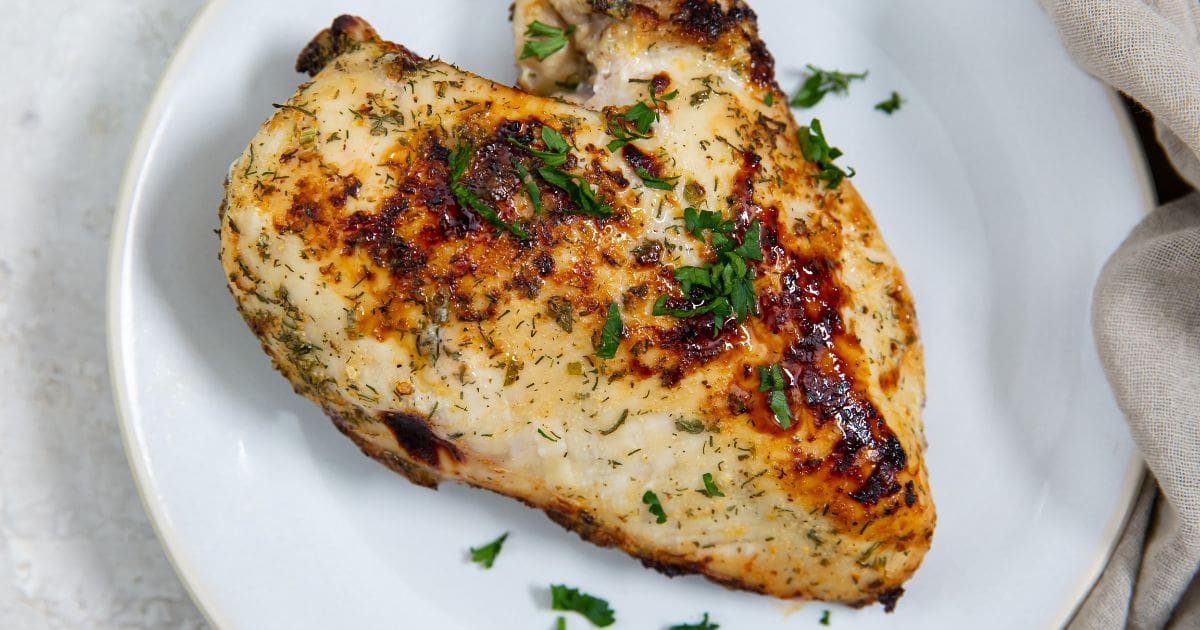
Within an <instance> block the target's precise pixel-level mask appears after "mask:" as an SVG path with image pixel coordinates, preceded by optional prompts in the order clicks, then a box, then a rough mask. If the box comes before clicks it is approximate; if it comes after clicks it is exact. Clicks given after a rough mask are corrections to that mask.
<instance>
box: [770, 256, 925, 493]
mask: <svg viewBox="0 0 1200 630" xmlns="http://www.w3.org/2000/svg"><path fill="white" fill-rule="evenodd" d="M772 258H773V259H777V260H782V261H786V267H785V269H784V271H783V273H782V275H781V276H780V284H779V288H778V290H772V291H766V292H764V293H763V295H762V296H761V298H760V304H759V309H760V312H761V313H762V317H763V323H764V324H765V325H766V326H767V327H768V328H769V329H770V330H771V331H772V332H773V333H776V334H784V335H788V336H791V337H792V338H793V341H792V342H791V343H789V344H788V346H787V348H786V349H785V351H784V355H783V359H782V361H781V362H780V363H781V365H782V367H783V369H784V371H785V373H786V374H787V375H788V376H789V380H790V382H789V388H788V394H789V399H791V400H792V401H793V402H796V401H797V400H798V401H799V403H800V404H801V405H802V406H803V408H804V409H805V410H806V411H807V412H808V413H809V414H810V415H811V417H812V418H813V422H814V424H815V426H816V427H817V428H820V427H822V426H824V425H825V424H827V423H829V422H833V423H835V424H836V426H837V427H838V430H839V431H840V433H841V437H840V439H838V441H837V443H836V444H835V445H834V446H833V449H832V451H831V452H830V453H829V455H828V456H827V457H826V458H825V462H824V464H825V465H824V466H813V465H812V462H810V461H809V458H808V456H805V460H804V461H803V465H798V466H796V468H795V470H796V472H798V473H800V474H811V473H814V472H816V471H817V470H820V469H824V468H826V467H827V468H828V470H829V472H830V474H832V475H835V476H838V477H845V478H849V479H852V480H854V481H857V482H859V486H858V487H857V488H856V489H854V490H850V491H848V492H847V496H849V497H850V498H851V499H853V500H855V501H857V502H859V503H861V504H863V505H864V506H874V505H876V504H877V503H878V502H879V501H880V500H881V499H883V498H884V497H888V496H892V495H894V494H896V493H898V492H900V489H901V486H900V484H899V483H898V482H897V481H896V475H897V474H898V473H899V472H900V471H902V470H903V469H904V467H905V465H906V464H907V461H908V460H907V455H906V453H905V452H904V448H903V447H902V446H901V444H900V441H899V440H898V439H897V438H896V436H895V435H894V434H893V433H892V432H891V430H890V429H889V428H888V426H887V423H886V422H885V421H884V419H883V417H882V416H881V415H880V414H879V412H878V410H877V409H876V407H875V405H874V404H872V403H871V401H870V399H869V396H868V395H867V394H866V392H865V390H864V385H863V383H861V382H860V379H858V378H857V377H856V375H855V374H854V373H853V367H854V363H853V362H852V361H850V360H848V356H849V355H848V353H853V352H855V351H856V350H857V348H858V340H857V339H856V338H854V337H853V336H852V335H850V334H848V333H846V331H845V327H844V324H843V322H842V318H841V308H842V307H843V306H844V302H845V296H844V295H843V291H842V289H841V287H840V286H838V284H837V282H836V280H835V278H834V272H835V270H836V269H837V264H836V263H835V262H834V261H833V260H832V259H830V258H824V257H821V258H812V259H808V260H804V259H801V258H800V257H799V256H797V255H795V254H790V253H788V252H787V251H785V250H783V249H782V248H776V251H775V252H774V255H773V257H772ZM868 470H869V472H868Z"/></svg>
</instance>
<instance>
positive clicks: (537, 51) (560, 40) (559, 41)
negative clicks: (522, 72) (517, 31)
mask: <svg viewBox="0 0 1200 630" xmlns="http://www.w3.org/2000/svg"><path fill="white" fill-rule="evenodd" d="M574 32H575V27H574V26H568V27H567V29H566V30H563V29H561V28H558V27H556V26H550V25H549V24H545V23H542V22H539V21H537V20H534V21H532V22H530V23H529V26H527V27H525V48H524V49H523V50H522V51H521V59H528V58H530V57H537V58H538V61H545V60H546V57H549V56H550V55H553V54H554V53H556V52H558V51H560V50H562V49H563V47H564V46H566V45H567V35H570V34H571V33H574Z"/></svg>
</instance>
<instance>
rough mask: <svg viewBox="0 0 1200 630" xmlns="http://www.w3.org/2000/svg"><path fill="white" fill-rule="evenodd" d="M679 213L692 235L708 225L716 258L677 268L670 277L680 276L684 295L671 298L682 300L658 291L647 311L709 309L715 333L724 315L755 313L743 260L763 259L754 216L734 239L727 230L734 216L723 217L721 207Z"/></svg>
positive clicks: (684, 314)
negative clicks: (743, 230)
mask: <svg viewBox="0 0 1200 630" xmlns="http://www.w3.org/2000/svg"><path fill="white" fill-rule="evenodd" d="M683 216H684V223H685V225H686V227H687V229H688V231H689V232H691V233H692V234H693V235H695V236H697V237H702V235H703V231H704V230H708V231H709V233H710V234H709V238H710V241H711V243H712V246H713V249H715V250H717V259H716V260H715V261H713V262H710V263H708V264H706V265H704V266H702V267H679V268H676V269H675V279H676V280H678V281H679V285H680V290H681V291H682V293H683V297H682V298H677V299H676V301H675V303H676V304H678V303H684V304H686V306H682V307H680V306H673V305H672V303H671V302H672V298H671V297H670V296H668V295H660V296H659V297H658V299H657V300H656V301H655V303H654V308H653V310H652V311H651V313H652V314H653V315H655V316H661V315H670V316H673V317H679V318H688V317H698V316H700V315H707V314H711V315H712V316H713V322H714V323H715V324H716V332H717V333H720V331H721V328H722V327H723V326H724V323H725V320H726V319H728V318H729V317H730V316H731V315H732V316H734V317H735V318H736V320H737V322H738V323H741V322H743V321H745V319H746V317H747V315H750V314H758V302H757V299H756V297H755V293H754V278H755V273H754V270H753V269H751V268H750V266H749V265H747V264H746V260H762V246H761V243H760V236H759V232H760V224H759V221H758V219H755V220H754V221H751V222H750V225H749V226H747V227H746V233H745V236H744V237H743V239H742V243H741V244H739V243H738V242H737V241H736V240H734V238H733V237H732V236H729V234H730V233H731V232H732V231H733V222H732V221H727V220H722V219H721V214H720V213H718V212H712V211H709V210H696V209H695V208H687V209H685V210H684V211H683Z"/></svg>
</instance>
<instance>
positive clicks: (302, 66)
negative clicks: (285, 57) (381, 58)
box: [296, 15, 379, 76]
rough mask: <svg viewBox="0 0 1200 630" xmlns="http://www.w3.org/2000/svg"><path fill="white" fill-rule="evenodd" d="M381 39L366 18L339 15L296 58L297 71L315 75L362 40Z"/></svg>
mask: <svg viewBox="0 0 1200 630" xmlns="http://www.w3.org/2000/svg"><path fill="white" fill-rule="evenodd" d="M377 39H379V36H378V35H377V34H376V33H375V30H374V29H372V28H371V26H370V25H369V24H367V22H366V20H363V19H362V18H359V17H355V16H353V15H339V16H337V18H335V19H334V20H333V24H332V25H330V27H329V28H327V29H325V30H323V31H321V32H320V33H317V35H316V37H313V39H312V41H310V42H309V43H308V45H307V46H305V47H304V49H303V50H301V51H300V55H299V56H298V57H297V58H296V72H303V73H306V74H308V75H309V76H315V75H316V74H317V73H318V72H320V71H321V69H323V68H324V67H325V66H326V65H327V64H328V63H329V62H330V61H333V59H334V58H335V57H337V56H338V55H341V54H343V53H345V52H348V51H350V50H353V49H354V48H355V46H357V45H358V44H360V43H362V42H366V41H374V40H377Z"/></svg>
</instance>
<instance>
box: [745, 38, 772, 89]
mask: <svg viewBox="0 0 1200 630" xmlns="http://www.w3.org/2000/svg"><path fill="white" fill-rule="evenodd" d="M747 52H749V54H750V67H749V68H748V69H747V70H748V73H747V74H748V75H749V78H750V81H751V82H752V83H754V84H756V85H760V86H762V87H766V88H774V87H775V58H774V57H772V56H771V53H770V52H769V51H768V50H767V45H766V44H764V43H763V41H762V40H761V39H757V38H754V39H753V40H752V41H751V42H750V47H749V49H748V51H747Z"/></svg>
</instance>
